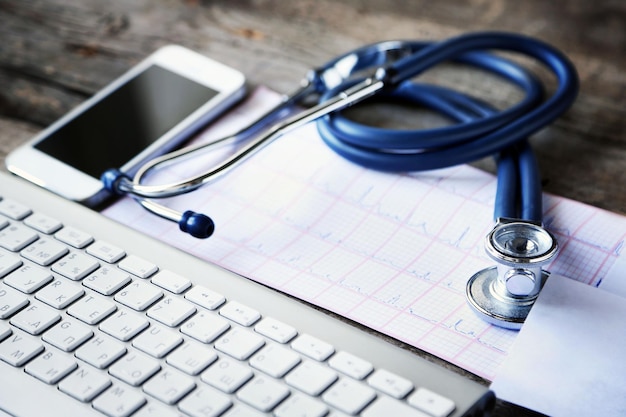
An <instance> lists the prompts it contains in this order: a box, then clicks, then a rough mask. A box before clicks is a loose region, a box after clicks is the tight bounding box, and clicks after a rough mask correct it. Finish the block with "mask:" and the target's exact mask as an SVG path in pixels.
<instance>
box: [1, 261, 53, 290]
mask: <svg viewBox="0 0 626 417" xmlns="http://www.w3.org/2000/svg"><path fill="white" fill-rule="evenodd" d="M50 281H52V275H51V274H50V273H49V272H48V271H47V270H45V269H43V268H39V267H37V266H35V265H32V266H31V265H23V266H22V267H20V268H18V269H16V270H15V271H13V272H11V273H10V274H9V275H7V276H6V277H5V278H4V283H5V284H7V285H10V286H11V287H13V288H15V289H16V290H19V291H21V292H23V293H26V294H32V293H34V292H35V291H37V290H38V289H39V288H41V287H43V286H44V285H45V284H47V283H48V282H50Z"/></svg>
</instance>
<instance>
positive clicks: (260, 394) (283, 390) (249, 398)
mask: <svg viewBox="0 0 626 417" xmlns="http://www.w3.org/2000/svg"><path fill="white" fill-rule="evenodd" d="M288 395H289V389H288V388H287V387H286V386H285V385H283V384H281V383H280V382H278V381H276V380H275V379H273V378H270V377H267V376H265V375H258V376H255V377H254V379H253V380H252V381H250V382H248V383H247V384H246V385H244V386H243V388H241V389H240V390H239V391H237V398H239V399H240V400H241V401H243V402H244V403H246V404H248V405H250V406H252V407H254V408H256V409H257V410H259V411H263V412H268V411H270V410H272V409H273V408H274V407H276V405H277V404H278V403H279V402H281V401H282V400H284V399H285V398H286V397H287V396H288Z"/></svg>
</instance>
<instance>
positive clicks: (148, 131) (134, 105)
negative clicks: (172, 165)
mask: <svg viewBox="0 0 626 417" xmlns="http://www.w3.org/2000/svg"><path fill="white" fill-rule="evenodd" d="M244 94H245V78H244V76H243V74H241V73H240V72H239V71H237V70H234V69H232V68H229V67H227V66H225V65H223V64H220V63H218V62H215V61H213V60H211V59H209V58H207V57H205V56H203V55H200V54H198V53H195V52H193V51H190V50H189V49H186V48H183V47H180V46H176V45H171V46H166V47H163V48H161V49H159V50H157V51H156V52H155V53H153V54H152V55H150V56H149V57H148V58H146V59H145V60H143V61H142V62H141V63H139V64H138V65H136V66H135V67H133V68H132V69H130V70H129V71H128V72H127V73H125V74H124V75H122V76H121V77H119V78H117V79H116V80H115V81H113V82H112V83H111V84H109V85H108V86H106V87H105V88H104V89H102V90H101V91H99V92H98V93H96V94H95V95H94V96H93V97H91V98H90V99H88V100H86V101H85V102H84V103H82V104H81V105H80V106H78V107H77V108H75V109H73V110H72V111H70V112H69V113H68V114H67V115H65V116H64V117H62V118H61V119H59V120H58V121H56V122H55V123H53V124H52V125H51V126H50V127H48V128H46V129H45V130H43V131H42V132H41V133H40V134H38V135H37V136H36V137H34V138H33V139H32V140H30V141H29V142H27V143H26V144H24V145H22V146H20V147H19V148H17V149H15V150H14V151H12V152H11V153H10V154H9V155H8V156H7V158H6V165H7V169H8V170H9V171H11V172H12V173H14V174H16V175H19V176H21V177H24V178H26V179H27V180H29V181H31V182H33V183H35V184H38V185H40V186H42V187H45V188H47V189H49V190H50V191H53V192H55V193H57V194H59V195H61V196H63V197H65V198H67V199H70V200H74V201H79V202H81V203H83V204H86V205H90V206H94V205H97V204H99V203H101V202H102V201H103V200H104V199H105V198H106V197H107V193H106V191H104V189H103V186H102V183H101V182H100V176H101V175H102V173H104V171H106V170H108V169H110V168H118V169H120V170H121V171H122V172H125V173H128V174H129V175H133V174H134V172H135V171H136V170H137V169H138V168H139V167H140V166H141V164H142V163H143V162H145V161H147V160H149V159H150V158H154V157H155V156H158V155H159V154H163V153H165V152H168V151H170V150H172V149H174V148H175V147H177V146H179V145H180V144H181V143H182V142H183V141H185V140H186V139H188V138H189V137H190V136H191V135H192V134H194V133H196V132H197V130H198V129H199V128H200V127H202V126H204V125H205V124H206V123H208V122H209V121H211V120H212V119H214V118H215V117H217V116H218V115H219V114H220V113H222V112H224V111H225V110H226V109H227V108H228V107H230V106H231V105H233V104H234V103H235V102H237V101H238V100H240V99H241V98H242V97H243V96H244Z"/></svg>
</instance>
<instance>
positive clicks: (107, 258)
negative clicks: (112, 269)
mask: <svg viewBox="0 0 626 417" xmlns="http://www.w3.org/2000/svg"><path fill="white" fill-rule="evenodd" d="M87 253H88V254H90V255H93V256H95V257H96V258H98V259H101V260H103V261H104V262H108V263H110V264H112V263H114V262H117V261H119V260H120V259H122V258H123V257H124V256H126V252H124V250H123V249H122V248H120V247H118V246H115V245H112V244H110V243H108V242H104V241H101V240H100V241H96V242H94V243H92V244H91V245H89V246H88V247H87Z"/></svg>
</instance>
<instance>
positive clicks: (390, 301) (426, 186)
mask: <svg viewBox="0 0 626 417" xmlns="http://www.w3.org/2000/svg"><path fill="white" fill-rule="evenodd" d="M276 100H278V96H277V95H276V94H275V93H273V92H270V91H268V90H266V89H263V88H260V89H258V90H257V91H255V93H254V94H253V95H252V97H251V98H250V99H249V100H248V101H247V102H246V103H244V104H243V105H242V106H240V107H239V108H237V109H236V110H234V111H232V112H231V113H229V115H228V116H227V117H224V118H223V119H222V120H221V121H220V123H219V124H217V125H215V126H213V127H211V128H210V129H209V130H208V131H207V132H205V133H204V134H202V135H200V137H198V138H197V141H206V140H208V139H209V138H214V137H219V136H220V135H222V134H224V133H229V132H231V131H235V130H237V129H238V128H239V127H240V126H241V125H242V123H244V121H245V120H248V119H249V118H250V117H253V116H254V115H256V114H259V113H261V112H262V110H263V109H264V108H266V107H267V106H268V105H270V104H271V103H272V102H275V101H276ZM200 163H201V164H206V163H207V160H206V159H203V160H201V161H200ZM196 165H197V163H188V164H185V165H184V166H173V167H171V168H168V169H167V170H164V171H165V172H163V173H160V174H158V175H157V176H156V177H155V178H158V180H159V181H163V180H165V181H168V180H172V179H175V178H180V177H183V176H186V174H187V172H188V171H189V170H193V169H196V168H197V166H196ZM494 194H495V178H494V177H493V176H492V175H490V174H487V173H485V172H482V171H480V170H477V169H474V168H471V167H469V166H457V167H453V168H448V169H442V170H436V171H430V172H423V173H413V174H389V173H381V172H374V171H370V170H366V169H363V168H361V167H359V166H355V165H353V164H351V163H349V162H347V161H345V160H343V159H342V158H341V157H339V156H337V155H336V154H334V153H333V152H332V151H331V150H330V149H328V148H327V147H326V146H325V145H324V144H323V142H322V141H321V139H320V138H319V136H318V134H317V131H316V129H315V126H314V125H313V124H311V125H308V126H305V127H303V128H301V129H298V130H296V131H294V132H292V133H290V134H289V135H286V136H285V137H282V138H280V139H278V140H277V141H276V142H275V143H274V144H272V145H269V146H268V147H267V148H265V149H263V150H262V151H261V152H260V153H258V154H257V155H255V156H253V157H252V158H251V159H249V160H248V161H246V163H245V164H244V165H243V166H241V167H239V168H237V169H236V170H235V171H233V172H232V173H231V174H229V175H228V176H226V177H225V178H223V179H221V180H219V181H217V182H215V183H213V184H210V185H208V186H206V187H203V188H202V189H200V190H197V191H195V192H193V193H190V194H188V195H186V196H183V197H179V198H176V199H171V201H168V205H170V206H171V207H175V208H177V209H179V210H187V209H193V210H195V211H200V212H203V213H205V214H207V215H209V216H211V217H212V218H213V219H214V221H215V222H216V225H217V229H216V232H215V234H214V235H213V236H212V237H211V238H209V239H206V240H198V239H194V238H192V237H188V236H187V235H185V234H183V233H181V232H180V231H178V229H177V226H176V225H175V224H171V223H169V222H166V221H164V220H162V219H158V218H156V217H155V216H153V215H151V214H149V213H147V212H146V211H145V210H144V209H142V208H140V207H139V206H138V205H137V204H136V203H134V202H133V201H132V200H130V199H121V200H120V201H119V202H117V203H116V204H114V205H112V206H111V207H110V208H108V209H107V210H106V211H105V212H104V213H105V214H106V215H107V216H110V217H112V218H115V219H117V220H119V221H121V222H123V223H126V224H129V225H131V226H132V227H135V228H137V229H139V230H141V231H143V232H145V233H147V234H150V235H152V236H155V237H156V238H158V239H161V240H163V241H165V242H168V243H170V244H172V245H174V246H177V247H179V248H181V249H183V250H186V251H188V252H190V253H192V254H194V255H196V256H198V257H200V258H202V259H205V260H207V261H210V262H213V263H216V264H219V265H221V266H223V267H225V268H227V269H230V270H232V271H235V272H237V273H239V274H241V275H244V276H246V277H249V278H250V279H253V280H256V281H259V282H261V283H263V284H266V285H268V286H270V287H273V288H276V289H278V290H281V291H284V292H287V293H289V294H292V295H294V296H296V297H299V298H301V299H303V300H306V301H308V302H311V303H313V304H316V305H319V306H322V307H325V308H328V309H329V310H332V311H334V312H336V313H339V314H341V315H343V316H345V317H348V318H351V319H353V320H355V321H358V322H360V323H362V324H364V325H366V326H369V327H370V328H373V329H375V330H378V331H381V332H383V333H385V334H387V335H389V336H392V337H395V338H397V339H399V340H402V341H404V342H407V343H409V344H411V345H413V346H416V347H418V348H421V349H423V350H426V351H428V352H431V353H433V354H435V355H437V356H439V357H441V358H443V359H445V360H447V361H449V362H452V363H454V364H457V365H458V366H460V367H462V368H465V369H467V370H469V371H471V372H473V373H475V374H477V375H479V376H481V377H484V378H486V379H488V380H492V379H493V377H494V376H495V375H496V372H497V369H498V367H499V366H500V364H501V363H502V361H503V360H504V358H505V357H506V355H507V352H508V350H509V348H510V346H511V344H512V343H513V341H514V340H515V336H516V335H517V332H514V331H510V330H503V329H501V328H498V327H494V326H491V325H488V324H486V323H485V322H483V321H482V320H480V319H479V318H477V317H476V316H475V315H474V314H473V312H472V311H471V310H470V309H469V307H468V306H467V305H466V302H465V283H466V281H467V280H468V279H469V277H470V276H472V275H473V274H474V273H475V272H477V271H478V270H480V269H481V268H484V267H486V266H489V265H490V264H491V262H490V261H489V260H488V259H487V257H486V255H485V254H484V250H483V238H484V236H485V235H486V233H487V232H488V231H489V230H490V229H491V228H492V227H493V221H492V212H493V200H494ZM544 207H545V212H546V217H545V220H546V223H547V226H548V227H549V228H550V229H551V230H552V231H553V232H554V233H555V235H556V236H557V238H558V240H559V242H560V244H561V246H562V251H561V253H560V255H559V256H558V258H557V259H556V261H555V262H553V264H552V265H550V266H549V268H550V269H551V270H552V271H553V272H554V273H560V274H563V275H566V276H568V277H570V278H573V279H576V280H579V281H582V282H585V283H587V284H590V285H597V284H598V283H599V282H600V281H601V279H602V278H603V276H604V274H606V271H607V270H608V269H609V268H610V267H611V265H612V264H613V262H615V259H616V258H617V255H618V253H619V251H620V250H621V247H622V245H623V242H624V240H625V236H626V218H624V217H621V216H617V215H614V214H611V213H608V212H605V211H602V210H598V209H595V208H592V207H589V206H586V205H583V204H580V203H576V202H573V201H569V200H565V199H562V198H556V197H551V196H547V197H546V198H545V202H544Z"/></svg>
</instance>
